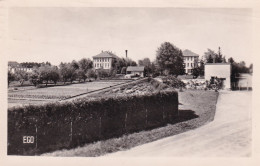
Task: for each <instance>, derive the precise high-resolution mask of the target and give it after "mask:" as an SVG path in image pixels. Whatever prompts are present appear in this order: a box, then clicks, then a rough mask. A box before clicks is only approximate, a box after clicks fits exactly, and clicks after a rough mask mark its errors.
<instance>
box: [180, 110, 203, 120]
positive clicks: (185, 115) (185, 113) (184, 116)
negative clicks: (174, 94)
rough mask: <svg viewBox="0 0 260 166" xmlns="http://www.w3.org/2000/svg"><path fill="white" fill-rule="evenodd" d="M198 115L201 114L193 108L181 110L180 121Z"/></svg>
mask: <svg viewBox="0 0 260 166" xmlns="http://www.w3.org/2000/svg"><path fill="white" fill-rule="evenodd" d="M198 117H199V116H198V115H197V114H196V113H195V112H194V111H192V110H179V116H178V122H183V121H187V120H191V119H195V118H198Z"/></svg>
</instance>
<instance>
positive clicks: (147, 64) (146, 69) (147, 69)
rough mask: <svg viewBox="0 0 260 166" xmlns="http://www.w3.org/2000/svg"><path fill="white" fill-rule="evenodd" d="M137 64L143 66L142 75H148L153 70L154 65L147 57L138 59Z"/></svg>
mask: <svg viewBox="0 0 260 166" xmlns="http://www.w3.org/2000/svg"><path fill="white" fill-rule="evenodd" d="M138 64H139V66H144V75H145V76H147V75H148V76H150V75H152V74H153V73H154V71H155V66H154V64H153V63H151V61H150V59H149V58H144V59H143V60H139V61H138Z"/></svg>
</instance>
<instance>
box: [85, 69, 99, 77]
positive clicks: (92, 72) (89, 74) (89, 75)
mask: <svg viewBox="0 0 260 166" xmlns="http://www.w3.org/2000/svg"><path fill="white" fill-rule="evenodd" d="M87 77H88V78H95V80H96V79H97V74H96V72H95V71H94V70H93V69H90V70H88V72H87Z"/></svg>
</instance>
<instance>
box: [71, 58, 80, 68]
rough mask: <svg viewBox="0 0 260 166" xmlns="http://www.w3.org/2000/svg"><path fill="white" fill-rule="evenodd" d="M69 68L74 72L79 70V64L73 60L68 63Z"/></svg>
mask: <svg viewBox="0 0 260 166" xmlns="http://www.w3.org/2000/svg"><path fill="white" fill-rule="evenodd" d="M70 66H71V67H73V68H74V69H75V70H78V69H79V63H78V62H77V61H75V60H73V61H72V62H71V63H70Z"/></svg>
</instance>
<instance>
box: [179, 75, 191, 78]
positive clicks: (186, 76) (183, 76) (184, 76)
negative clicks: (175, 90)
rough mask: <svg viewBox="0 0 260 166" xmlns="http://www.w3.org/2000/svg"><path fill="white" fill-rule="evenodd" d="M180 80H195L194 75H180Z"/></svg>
mask: <svg viewBox="0 0 260 166" xmlns="http://www.w3.org/2000/svg"><path fill="white" fill-rule="evenodd" d="M177 78H179V79H193V75H178V76H177Z"/></svg>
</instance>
